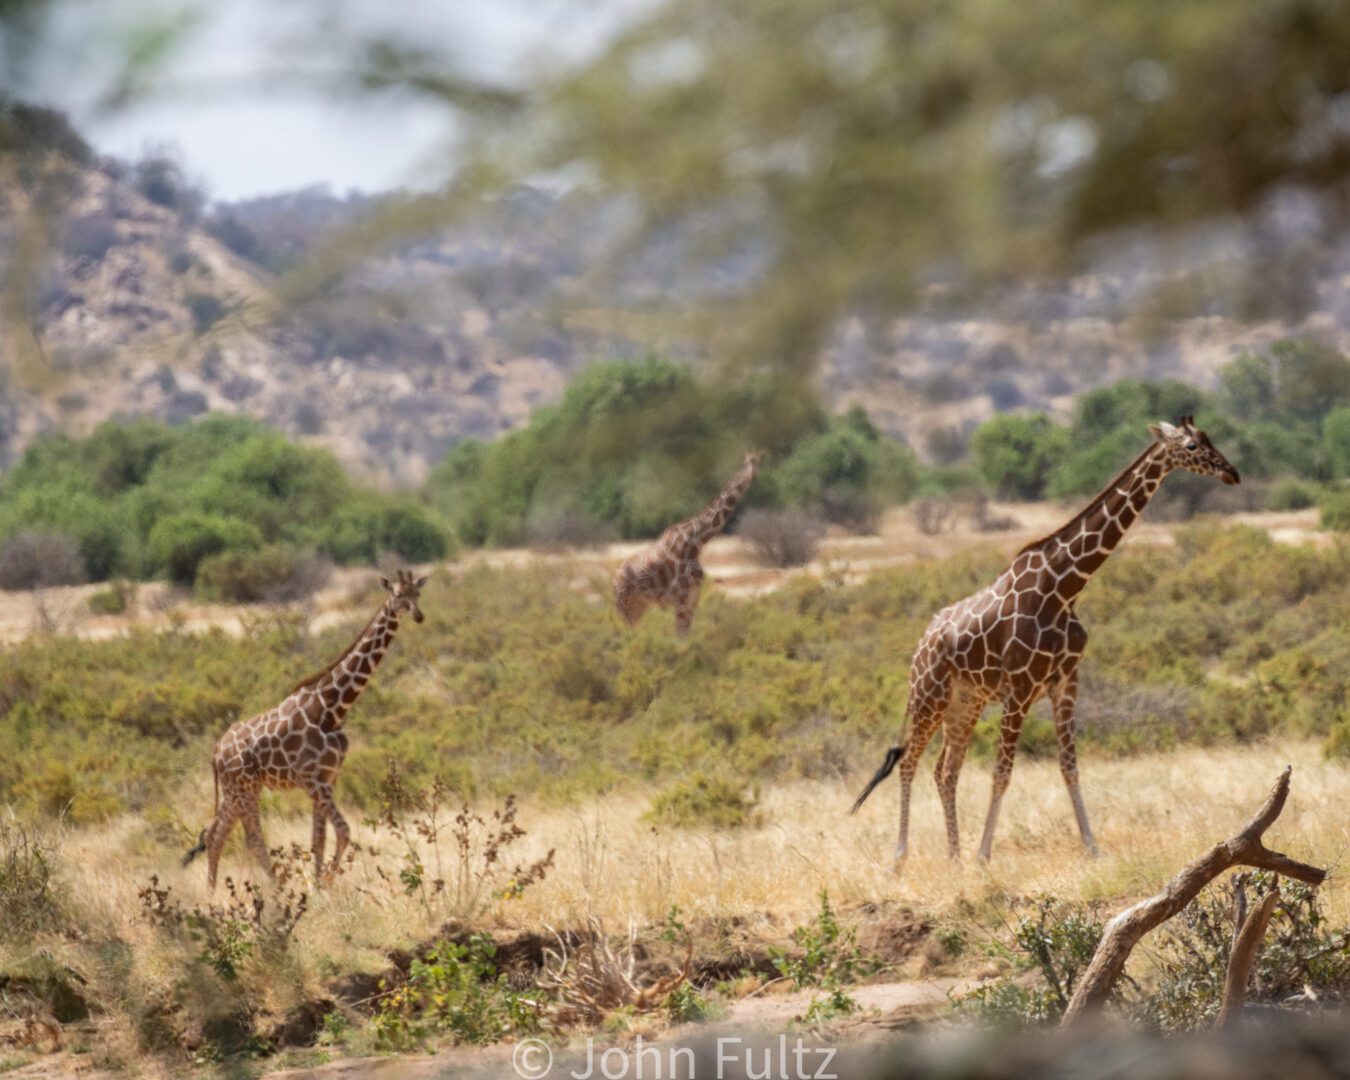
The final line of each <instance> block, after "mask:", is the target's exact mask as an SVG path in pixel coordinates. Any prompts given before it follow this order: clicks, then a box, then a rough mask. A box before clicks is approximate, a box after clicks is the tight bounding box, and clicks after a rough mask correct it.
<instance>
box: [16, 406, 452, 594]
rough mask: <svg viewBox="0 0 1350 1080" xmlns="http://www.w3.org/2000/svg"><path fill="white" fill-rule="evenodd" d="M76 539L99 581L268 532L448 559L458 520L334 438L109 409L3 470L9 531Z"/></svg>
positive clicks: (191, 573)
mask: <svg viewBox="0 0 1350 1080" xmlns="http://www.w3.org/2000/svg"><path fill="white" fill-rule="evenodd" d="M33 528H43V529H47V530H50V531H52V532H57V533H62V534H64V535H66V536H69V537H71V538H72V539H74V540H75V542H76V543H77V544H78V546H79V550H80V554H81V556H82V558H83V560H84V564H85V572H86V575H87V577H88V578H89V579H90V580H92V581H101V580H103V579H105V578H108V577H112V576H124V577H131V578H142V577H152V576H157V575H165V576H167V577H169V578H170V579H171V580H173V581H175V582H178V583H180V584H184V585H189V584H191V583H192V582H193V581H194V580H195V578H196V575H197V570H198V567H199V566H200V564H201V563H202V561H203V560H204V559H207V558H210V557H212V556H217V555H220V554H221V553H224V552H243V551H250V550H253V549H255V548H258V547H260V546H262V545H263V544H281V545H284V546H286V547H288V548H293V549H315V550H318V551H321V552H323V553H325V554H326V555H328V556H330V557H331V558H333V559H335V560H336V561H338V562H347V563H351V562H367V563H368V562H372V561H374V560H375V559H376V558H377V557H379V556H380V555H381V554H382V553H384V552H396V553H398V554H400V555H402V556H403V557H404V558H406V559H409V560H411V561H414V562H425V561H429V560H433V559H439V558H442V557H443V556H444V555H445V554H446V553H447V551H448V550H449V548H450V543H449V539H448V536H447V534H446V532H445V529H444V527H443V526H442V525H440V524H439V523H438V522H437V521H436V520H435V519H434V517H433V516H432V515H431V514H430V513H429V512H428V511H427V510H426V509H425V508H423V507H421V506H419V505H417V504H416V503H414V502H412V501H411V500H409V499H408V498H407V497H396V496H388V495H382V494H379V493H377V492H374V491H369V490H365V489H362V488H359V487H357V486H356V485H355V484H353V483H352V482H351V481H350V480H349V479H348V478H347V475H346V474H345V473H344V472H343V470H342V467H341V466H340V465H339V464H338V461H337V459H336V458H334V457H333V455H332V454H331V453H329V452H328V451H326V450H319V449H315V448H311V447H304V446H299V445H297V444H295V443H292V442H290V441H289V440H287V439H286V438H285V437H284V436H282V435H280V434H278V433H276V432H274V431H271V430H269V429H267V428H266V427H264V426H263V425H262V424H260V423H258V422H256V421H253V420H248V419H244V418H241V417H229V416H221V415H212V416H207V417H205V418H203V419H202V420H201V421H199V422H197V423H194V424H189V425H185V426H182V427H169V426H167V425H165V424H161V423H159V422H157V421H153V420H137V421H133V422H129V423H123V422H118V421H110V422H108V423H105V424H102V425H100V426H99V427H98V428H97V429H96V430H95V431H94V432H93V434H92V435H90V436H89V437H88V438H85V439H73V438H69V437H67V436H64V435H55V436H46V437H43V438H41V439H38V440H36V441H35V442H34V443H32V444H31V445H30V446H29V448H28V450H27V451H26V452H25V453H24V455H23V457H22V459H21V460H20V461H19V462H18V464H17V465H15V467H14V468H13V469H12V470H10V472H9V473H8V474H6V476H5V477H4V480H3V481H0V539H5V538H9V537H11V536H14V535H16V534H18V533H20V532H22V531H23V530H25V529H33Z"/></svg>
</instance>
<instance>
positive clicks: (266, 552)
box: [196, 544, 329, 604]
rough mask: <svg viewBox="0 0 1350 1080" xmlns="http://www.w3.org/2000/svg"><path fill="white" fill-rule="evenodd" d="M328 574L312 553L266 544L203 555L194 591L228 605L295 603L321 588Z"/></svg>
mask: <svg viewBox="0 0 1350 1080" xmlns="http://www.w3.org/2000/svg"><path fill="white" fill-rule="evenodd" d="M328 574H329V564H328V563H327V562H326V561H324V560H323V559H321V558H319V557H318V556H317V555H315V554H314V553H312V552H303V551H295V550H293V549H291V548H287V547H282V546H280V545H279V544H268V545H267V546H265V547H261V548H258V549H257V550H256V551H224V552H221V553H220V554H217V555H209V556H207V557H206V558H204V559H203V560H202V561H201V563H200V565H199V566H198V567H197V575H196V592H197V595H198V596H200V597H201V598H202V599H203V600H212V601H215V602H217V603H229V604H256V603H259V602H261V601H271V602H274V603H276V602H281V601H286V600H299V599H302V598H304V597H306V596H310V595H311V594H313V593H314V592H315V591H316V590H318V589H320V588H322V587H323V585H324V583H325V582H326V581H327V580H328Z"/></svg>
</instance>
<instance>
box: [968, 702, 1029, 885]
mask: <svg viewBox="0 0 1350 1080" xmlns="http://www.w3.org/2000/svg"><path fill="white" fill-rule="evenodd" d="M1030 704H1031V703H1030V701H1029V700H1027V698H1026V697H1023V696H1009V697H1008V698H1005V699H1004V701H1003V720H1002V722H1001V723H1000V725H999V733H998V734H999V739H998V760H997V761H996V762H995V763H994V784H993V790H992V791H991V792H990V795H989V814H988V816H987V817H986V818H985V819H984V835H983V836H982V837H981V838H980V853H979V858H980V861H981V862H988V861H989V856H990V854H991V853H992V852H993V849H994V827H995V826H996V825H997V824H998V811H999V807H1000V806H1001V805H1002V803H1003V793H1004V792H1005V791H1007V790H1008V781H1009V780H1010V779H1011V778H1012V767H1013V755H1014V754H1015V753H1016V752H1017V740H1018V738H1019V737H1020V736H1021V734H1022V723H1023V721H1025V720H1026V718H1027V709H1028V708H1029V707H1030Z"/></svg>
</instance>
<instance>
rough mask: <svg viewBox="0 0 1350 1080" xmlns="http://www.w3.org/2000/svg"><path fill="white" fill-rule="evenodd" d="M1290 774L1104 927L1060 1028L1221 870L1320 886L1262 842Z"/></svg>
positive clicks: (1096, 1004) (1314, 874)
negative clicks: (1244, 817)
mask: <svg viewBox="0 0 1350 1080" xmlns="http://www.w3.org/2000/svg"><path fill="white" fill-rule="evenodd" d="M1291 771H1292V770H1291V769H1290V767H1289V766H1285V769H1284V772H1282V773H1280V778H1279V780H1277V781H1276V782H1275V787H1274V789H1273V790H1272V791H1271V793H1270V796H1269V797H1268V798H1267V799H1266V801H1265V804H1264V805H1263V806H1262V807H1261V809H1260V810H1258V811H1257V812H1256V816H1255V817H1253V818H1252V819H1251V820H1250V821H1249V822H1247V824H1246V825H1245V826H1244V827H1243V829H1242V831H1241V832H1239V833H1238V834H1237V835H1236V836H1233V837H1231V838H1229V839H1228V840H1224V841H1223V842H1221V843H1218V844H1215V845H1214V846H1213V847H1212V848H1210V850H1209V851H1207V852H1206V853H1205V854H1204V855H1202V856H1201V857H1200V858H1198V859H1196V860H1195V861H1194V862H1192V863H1191V864H1190V865H1188V866H1187V867H1186V868H1185V869H1184V870H1182V871H1181V873H1179V874H1178V875H1177V876H1176V877H1174V878H1173V879H1172V880H1171V881H1169V882H1168V883H1167V886H1166V888H1164V889H1163V891H1162V892H1160V893H1158V894H1157V895H1156V896H1151V897H1149V898H1148V899H1147V900H1141V901H1140V902H1139V903H1137V904H1135V905H1134V906H1132V907H1128V908H1126V909H1125V910H1124V911H1122V912H1121V913H1120V914H1119V915H1117V916H1116V917H1115V918H1114V919H1112V920H1111V921H1110V922H1109V923H1107V924H1106V929H1105V930H1104V931H1103V933H1102V940H1101V944H1099V945H1098V946H1097V951H1096V953H1095V954H1094V955H1093V957H1092V963H1091V964H1090V965H1088V969H1087V972H1086V973H1085V974H1084V976H1083V978H1082V981H1081V982H1079V984H1078V988H1077V989H1076V990H1075V991H1074V995H1073V998H1072V1000H1071V1001H1070V1002H1069V1007H1068V1008H1067V1009H1066V1010H1065V1011H1064V1019H1063V1021H1062V1022H1061V1023H1062V1024H1063V1025H1064V1026H1068V1025H1070V1024H1074V1023H1076V1022H1077V1021H1079V1020H1081V1019H1083V1018H1084V1017H1085V1016H1088V1015H1091V1014H1092V1013H1095V1012H1097V1011H1098V1010H1100V1009H1101V1007H1102V1006H1103V1005H1105V1004H1106V1002H1107V999H1108V998H1110V996H1111V990H1112V988H1113V987H1114V986H1115V985H1116V980H1117V979H1118V978H1119V977H1120V973H1121V972H1122V971H1123V970H1124V968H1125V961H1126V960H1128V959H1129V956H1130V950H1131V949H1133V948H1134V947H1135V945H1136V944H1137V943H1138V941H1139V939H1140V938H1142V937H1143V936H1144V935H1145V934H1147V933H1148V932H1149V931H1150V930H1152V929H1153V928H1154V927H1156V926H1159V925H1160V924H1162V923H1164V922H1166V921H1167V920H1168V919H1170V918H1172V917H1173V916H1174V915H1176V914H1177V913H1179V912H1180V911H1181V910H1182V909H1183V908H1184V907H1185V906H1186V905H1187V904H1189V903H1190V902H1191V901H1192V900H1194V899H1195V897H1196V896H1197V895H1198V894H1199V892H1200V890H1201V889H1203V888H1204V887H1205V886H1206V885H1208V884H1209V883H1210V882H1211V881H1213V880H1214V879H1215V878H1216V877H1218V876H1219V875H1220V874H1222V873H1223V872H1224V871H1225V870H1228V869H1230V868H1231V867H1234V866H1254V867H1256V868H1257V869H1260V870H1273V871H1274V872H1275V873H1277V874H1283V875H1284V876H1285V877H1291V878H1294V879H1295V880H1297V881H1306V882H1308V884H1310V885H1320V884H1321V883H1322V881H1323V879H1324V878H1325V877H1326V876H1327V872H1326V871H1325V870H1320V869H1318V868H1317V867H1315V866H1309V865H1307V864H1306V863H1301V862H1298V861H1297V860H1295V859H1291V858H1289V856H1287V855H1284V854H1281V853H1280V852H1278V851H1271V850H1270V849H1269V848H1267V847H1266V846H1265V845H1264V844H1263V843H1262V842H1261V838H1262V836H1263V835H1264V834H1265V832H1266V830H1267V829H1269V828H1270V827H1271V825H1273V824H1274V823H1275V819H1276V818H1278V817H1279V816H1280V811H1282V810H1283V809H1284V803H1285V800H1286V799H1287V798H1288V797H1289V775H1290V772H1291Z"/></svg>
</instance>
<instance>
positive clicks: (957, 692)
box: [850, 416, 1240, 863]
mask: <svg viewBox="0 0 1350 1080" xmlns="http://www.w3.org/2000/svg"><path fill="white" fill-rule="evenodd" d="M1149 432H1150V433H1151V434H1152V435H1153V442H1152V443H1151V444H1150V445H1149V447H1148V449H1146V450H1145V451H1144V452H1143V453H1142V454H1140V455H1139V457H1138V458H1136V459H1135V460H1134V462H1133V463H1131V464H1130V465H1129V466H1128V467H1127V468H1126V469H1125V470H1124V471H1122V472H1121V473H1120V475H1118V476H1117V477H1116V478H1115V479H1114V480H1112V481H1111V482H1110V483H1109V484H1107V485H1106V487H1105V489H1104V490H1103V491H1102V492H1101V494H1099V495H1098V496H1097V497H1096V498H1095V499H1093V500H1092V502H1091V503H1089V504H1088V505H1087V507H1086V508H1085V509H1084V510H1083V511H1082V512H1080V513H1079V514H1077V515H1076V516H1074V517H1073V518H1071V519H1070V520H1069V521H1068V522H1066V523H1065V524H1064V525H1063V526H1061V527H1060V528H1059V529H1058V530H1056V531H1055V532H1053V533H1051V534H1050V535H1049V536H1047V537H1045V538H1044V539H1041V540H1037V541H1035V542H1034V543H1031V544H1028V545H1027V546H1026V547H1024V548H1023V549H1022V550H1021V551H1020V552H1018V554H1017V556H1016V557H1015V558H1014V559H1013V561H1012V563H1011V565H1009V567H1008V568H1007V569H1006V570H1004V571H1003V573H1002V574H1000V575H999V576H998V577H997V578H996V579H995V580H994V582H993V583H992V584H990V585H988V586H986V587H985V588H983V589H981V590H980V591H979V592H976V593H973V594H972V595H970V596H968V597H966V598H965V599H964V600H960V601H958V602H957V603H955V604H952V605H950V606H948V607H945V608H943V609H942V610H941V611H939V612H938V613H937V614H936V615H935V616H934V617H933V621H932V622H931V623H929V625H928V629H927V630H926V631H925V632H924V635H923V637H922V638H921V639H920V641H919V646H918V648H917V649H916V650H915V652H914V661H913V665H912V666H911V668H910V675H909V704H908V707H907V708H906V711H905V725H906V726H908V727H909V729H910V736H909V739H908V740H907V741H906V740H905V739H904V738H903V728H902V738H901V740H900V741H899V743H898V744H897V745H895V746H892V747H891V748H890V749H889V750H888V751H887V753H886V760H885V762H884V763H883V764H882V766H881V768H880V769H879V770H877V773H876V775H875V776H873V777H872V779H871V781H870V782H869V783H868V785H867V787H866V788H864V789H863V792H862V794H861V795H860V796H858V800H857V802H855V803H854V804H853V810H852V811H850V813H853V812H856V811H857V809H858V807H860V806H861V805H862V804H863V800H865V799H866V798H867V796H868V795H870V794H871V793H872V789H873V788H875V787H876V786H877V785H878V784H879V783H881V781H882V780H884V779H885V778H886V777H887V776H888V775H889V774H890V772H891V770H892V769H894V768H895V767H896V765H899V767H900V838H899V841H898V842H897V844H896V851H895V858H896V862H897V863H899V862H901V861H902V860H903V859H904V858H905V855H906V854H907V852H908V849H909V796H910V788H911V785H912V784H913V781H914V775H915V773H916V772H917V771H918V766H919V758H920V756H921V755H922V754H923V751H924V747H925V746H927V744H928V741H929V739H931V738H932V736H933V733H934V732H935V731H936V730H937V727H938V725H939V724H941V725H942V731H943V745H942V751H941V753H940V754H939V756H938V760H937V765H936V769H935V770H934V778H935V780H936V781H937V787H938V794H939V796H940V798H941V800H942V812H943V816H944V817H945V819H946V824H947V850H948V854H949V855H950V856H951V857H952V858H953V859H955V858H958V857H959V855H960V837H959V834H958V832H957V827H956V782H957V778H958V776H959V775H960V772H961V764H962V761H963V760H964V758H965V754H966V747H967V746H968V745H969V742H970V737H971V734H972V732H973V731H974V727H975V722H976V721H977V720H978V719H979V717H980V713H981V712H983V710H984V707H985V705H986V704H988V703H989V702H990V701H995V700H997V701H999V702H1001V704H1002V706H1003V719H1002V722H1001V725H1000V729H999V747H998V757H997V760H996V763H995V767H994V782H993V791H992V793H991V795H990V799H989V813H988V815H987V816H986V818H985V823H984V835H983V837H982V838H981V840H980V850H979V857H980V859H981V860H987V859H988V858H989V855H990V852H991V850H992V848H993V842H994V826H995V824H996V822H997V821H998V813H999V806H1000V804H1001V802H1002V799H1003V793H1004V792H1005V791H1006V790H1007V787H1008V779H1009V777H1010V775H1011V773H1012V765H1013V751H1014V750H1015V749H1016V747H1017V739H1018V735H1019V734H1020V733H1021V730H1022V721H1023V720H1024V719H1025V717H1026V714H1027V710H1028V709H1029V708H1030V707H1031V705H1032V704H1033V703H1034V702H1035V701H1037V700H1038V699H1039V698H1040V697H1041V696H1043V695H1047V694H1048V695H1049V698H1050V703H1051V706H1052V708H1053V712H1054V720H1055V735H1056V739H1057V741H1058V744H1059V767H1060V773H1061V774H1062V775H1063V777H1064V783H1065V785H1066V786H1067V787H1068V790H1069V799H1070V801H1071V802H1072V803H1073V810H1074V816H1075V817H1076V818H1077V821H1078V831H1079V834H1080V835H1081V837H1082V840H1083V846H1084V848H1085V849H1086V850H1087V852H1088V854H1090V855H1095V854H1096V853H1097V844H1096V841H1095V840H1094V839H1093V836H1092V829H1091V827H1090V826H1089V824H1088V818H1087V809H1086V808H1085V807H1084V805H1083V797H1082V794H1081V792H1080V791H1079V788H1078V758H1077V753H1076V750H1075V748H1074V705H1075V703H1076V700H1077V694H1078V662H1079V660H1081V659H1082V656H1083V650H1084V648H1085V647H1086V645H1087V631H1086V630H1085V629H1084V628H1083V624H1082V623H1081V622H1079V620H1078V617H1077V616H1076V615H1075V614H1074V610H1073V608H1074V602H1075V600H1076V599H1077V597H1078V594H1079V592H1080V591H1081V590H1082V588H1083V586H1084V585H1086V584H1087V582H1088V579H1089V578H1090V577H1091V576H1092V574H1093V573H1094V572H1095V571H1096V570H1097V568H1098V567H1100V566H1101V565H1102V563H1104V562H1105V561H1106V558H1107V556H1108V555H1110V554H1111V552H1112V551H1113V550H1114V549H1115V547H1116V545H1117V544H1119V543H1120V539H1121V537H1122V536H1124V535H1125V531H1126V530H1127V529H1128V528H1129V527H1130V525H1131V524H1132V523H1133V522H1134V520H1135V518H1137V517H1138V516H1139V514H1140V512H1141V511H1142V510H1143V509H1144V507H1145V506H1147V505H1148V501H1149V499H1151V498H1152V497H1153V495H1154V493H1155V492H1156V491H1157V490H1158V487H1159V485H1161V484H1162V482H1163V480H1164V479H1165V478H1166V476H1167V475H1168V473H1170V472H1172V471H1173V470H1174V469H1185V470H1187V471H1189V472H1193V473H1199V474H1201V475H1208V476H1217V477H1219V479H1221V480H1222V481H1223V482H1224V483H1226V484H1236V483H1238V482H1239V479H1240V478H1239V476H1238V471H1237V469H1235V468H1234V467H1233V466H1232V465H1231V464H1230V463H1229V462H1228V460H1227V459H1226V458H1225V457H1224V456H1223V455H1222V454H1221V453H1219V451H1218V450H1216V449H1215V448H1214V445H1213V443H1211V442H1210V440H1209V436H1208V435H1206V434H1205V433H1204V432H1203V431H1200V430H1199V429H1198V428H1196V427H1195V423H1194V418H1193V417H1190V416H1187V417H1183V418H1182V419H1181V421H1180V422H1179V426H1175V427H1174V426H1173V425H1171V424H1167V423H1163V424H1159V425H1157V426H1153V425H1150V426H1149Z"/></svg>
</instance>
